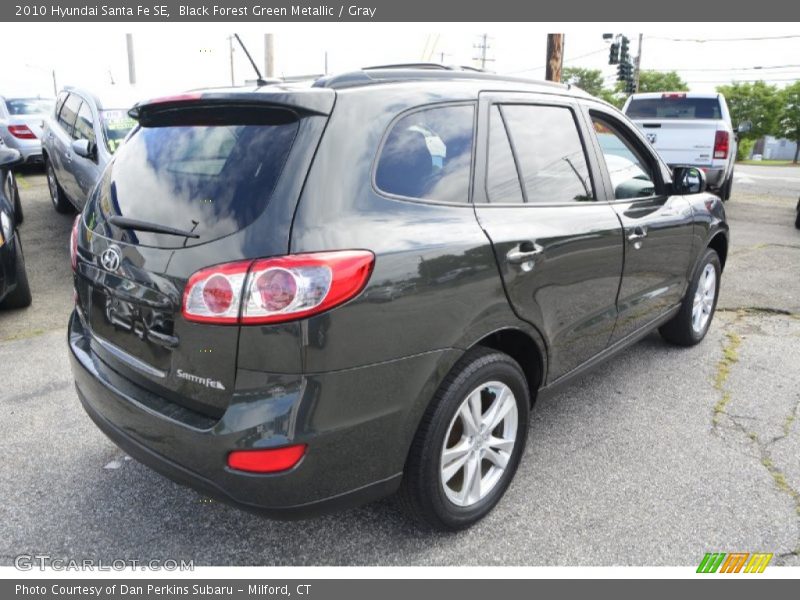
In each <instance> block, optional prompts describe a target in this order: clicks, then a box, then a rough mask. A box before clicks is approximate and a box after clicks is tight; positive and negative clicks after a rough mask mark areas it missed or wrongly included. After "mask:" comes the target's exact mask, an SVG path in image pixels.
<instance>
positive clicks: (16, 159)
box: [0, 146, 25, 169]
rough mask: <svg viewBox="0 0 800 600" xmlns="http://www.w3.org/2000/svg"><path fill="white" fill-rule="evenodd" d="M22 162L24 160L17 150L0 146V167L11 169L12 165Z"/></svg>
mask: <svg viewBox="0 0 800 600" xmlns="http://www.w3.org/2000/svg"><path fill="white" fill-rule="evenodd" d="M23 162H25V160H24V159H23V158H22V154H20V153H19V150H14V149H13V148H6V147H5V146H3V147H1V148H0V168H3V169H11V168H12V167H16V166H17V165H21V164H22V163H23Z"/></svg>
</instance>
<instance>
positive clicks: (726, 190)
mask: <svg viewBox="0 0 800 600" xmlns="http://www.w3.org/2000/svg"><path fill="white" fill-rule="evenodd" d="M732 193H733V171H731V174H730V175H729V176H728V179H726V180H725V184H724V185H723V186H722V190H721V191H720V198H722V201H723V202H726V201H728V200H730V199H731V194H732Z"/></svg>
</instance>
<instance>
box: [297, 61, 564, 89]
mask: <svg viewBox="0 0 800 600" xmlns="http://www.w3.org/2000/svg"><path fill="white" fill-rule="evenodd" d="M418 64H422V65H428V66H423V67H419V66H417V65H411V66H408V65H389V66H387V67H367V68H365V69H360V70H358V71H350V72H346V73H340V74H337V75H326V76H325V77H320V78H319V79H317V80H316V81H314V83H313V84H312V85H313V87H323V88H332V89H344V88H349V87H359V86H365V85H376V84H384V83H399V82H403V81H432V80H437V79H441V80H464V81H467V80H477V79H480V80H485V81H504V82H515V83H521V84H536V85H543V86H548V87H556V88H561V89H567V90H568V89H571V87H572V86H570V85H569V84H564V83H555V82H553V81H540V80H534V79H526V78H521V77H510V76H508V75H498V74H497V73H489V72H487V71H482V70H480V69H471V68H467V69H465V68H463V67H446V66H444V65H438V64H436V63H418ZM431 64H432V65H434V66H430V65H431Z"/></svg>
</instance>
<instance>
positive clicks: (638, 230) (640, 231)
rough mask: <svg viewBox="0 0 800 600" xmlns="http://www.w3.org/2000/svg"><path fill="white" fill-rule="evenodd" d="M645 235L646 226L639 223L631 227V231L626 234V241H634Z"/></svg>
mask: <svg viewBox="0 0 800 600" xmlns="http://www.w3.org/2000/svg"><path fill="white" fill-rule="evenodd" d="M646 237H647V228H646V227H643V226H641V225H637V226H636V227H634V228H633V231H631V232H630V233H629V234H628V241H629V242H635V241H637V240H643V239H644V238H646Z"/></svg>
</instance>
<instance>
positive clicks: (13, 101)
mask: <svg viewBox="0 0 800 600" xmlns="http://www.w3.org/2000/svg"><path fill="white" fill-rule="evenodd" d="M53 104H54V101H53V100H43V99H40V98H9V99H8V100H6V107H7V108H8V114H10V115H46V114H48V113H51V112H53Z"/></svg>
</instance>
